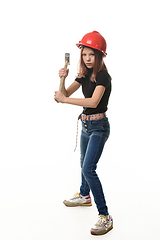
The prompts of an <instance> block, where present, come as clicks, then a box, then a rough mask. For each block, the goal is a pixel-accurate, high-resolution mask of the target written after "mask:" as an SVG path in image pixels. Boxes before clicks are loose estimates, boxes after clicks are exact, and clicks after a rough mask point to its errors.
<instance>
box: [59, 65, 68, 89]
mask: <svg viewBox="0 0 160 240" xmlns="http://www.w3.org/2000/svg"><path fill="white" fill-rule="evenodd" d="M67 66H68V61H65V65H64V68H66V69H67ZM64 81H65V77H61V78H60V84H59V91H60V92H62V90H63V88H64Z"/></svg>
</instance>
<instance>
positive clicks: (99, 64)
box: [77, 46, 108, 82]
mask: <svg viewBox="0 0 160 240" xmlns="http://www.w3.org/2000/svg"><path fill="white" fill-rule="evenodd" d="M84 48H85V46H84V47H83V46H82V48H81V51H80V59H79V65H78V76H77V78H81V77H85V76H86V75H87V73H88V69H87V67H86V65H85V64H84V61H83V57H82V53H83V49H84ZM92 50H93V51H94V54H95V64H94V67H93V73H92V75H91V81H92V82H96V76H97V73H98V72H99V71H100V70H102V69H103V70H104V69H105V70H107V72H108V69H107V67H106V65H105V63H104V61H103V54H102V53H101V52H100V51H98V50H95V49H93V48H92Z"/></svg>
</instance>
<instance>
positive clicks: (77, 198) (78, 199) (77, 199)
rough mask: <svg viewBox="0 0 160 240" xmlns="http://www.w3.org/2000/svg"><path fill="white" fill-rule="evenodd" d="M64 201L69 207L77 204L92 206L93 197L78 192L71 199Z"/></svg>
mask: <svg viewBox="0 0 160 240" xmlns="http://www.w3.org/2000/svg"><path fill="white" fill-rule="evenodd" d="M63 203H64V204H65V205H66V206H67V207H76V206H92V202H91V197H90V195H88V196H85V197H84V196H82V195H81V194H80V193H76V194H75V195H74V196H73V197H72V198H71V199H70V200H68V201H67V200H64V201H63Z"/></svg>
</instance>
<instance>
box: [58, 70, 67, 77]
mask: <svg viewBox="0 0 160 240" xmlns="http://www.w3.org/2000/svg"><path fill="white" fill-rule="evenodd" d="M68 72H69V69H66V68H61V69H60V70H59V77H60V78H61V77H65V78H66V77H67V76H68Z"/></svg>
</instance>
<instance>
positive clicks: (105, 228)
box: [91, 215, 113, 235]
mask: <svg viewBox="0 0 160 240" xmlns="http://www.w3.org/2000/svg"><path fill="white" fill-rule="evenodd" d="M112 228H113V219H112V217H111V216H110V215H108V216H103V215H99V218H98V222H97V223H96V224H95V226H94V227H93V228H92V229H91V234H92V235H102V234H105V233H107V232H109V231H110V230H111V229H112Z"/></svg>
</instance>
